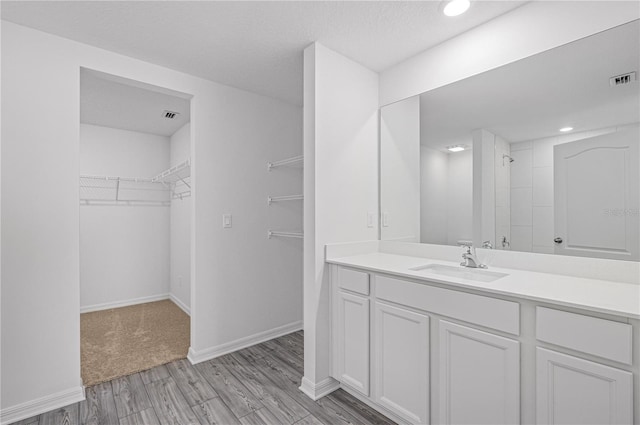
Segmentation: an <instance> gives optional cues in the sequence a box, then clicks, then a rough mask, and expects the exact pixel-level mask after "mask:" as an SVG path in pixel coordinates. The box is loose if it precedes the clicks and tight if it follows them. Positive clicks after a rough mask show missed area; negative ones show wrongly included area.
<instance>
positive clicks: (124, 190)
mask: <svg viewBox="0 0 640 425" xmlns="http://www.w3.org/2000/svg"><path fill="white" fill-rule="evenodd" d="M190 140H191V137H190V100H189V99H188V97H186V96H182V95H180V94H178V95H174V94H169V93H168V92H167V91H166V90H163V89H160V88H153V87H149V86H146V85H141V84H140V83H137V82H132V81H128V80H124V79H121V78H118V77H115V76H110V75H106V74H102V73H98V72H95V71H90V70H85V69H83V70H82V71H81V93H80V179H79V198H80V313H92V314H95V313H96V312H104V314H105V315H104V316H97V315H93V316H92V315H89V314H87V315H85V314H82V315H81V326H82V332H81V343H82V344H81V345H82V363H83V380H85V385H87V384H91V382H92V381H93V380H94V379H98V378H95V377H93V376H91V377H90V376H89V375H90V372H92V371H89V370H85V369H86V368H85V366H87V365H88V364H90V363H91V362H93V361H95V359H93V358H90V357H91V356H93V355H94V354H95V355H99V353H98V351H100V350H101V351H108V352H111V351H113V352H116V354H115V355H114V358H113V359H111V358H107V359H104V360H100V362H101V363H102V364H104V363H107V364H109V363H113V364H112V366H114V368H115V369H120V368H121V369H122V374H126V373H132V372H136V371H138V370H139V369H142V368H144V367H146V366H149V367H151V366H154V364H148V365H147V364H142V363H141V364H140V365H137V366H135V365H134V366H131V367H133V368H134V369H136V370H125V369H126V367H128V365H127V363H131V362H133V361H134V360H135V358H136V357H137V358H139V357H144V354H139V353H138V354H131V352H132V351H131V350H133V349H146V350H147V351H149V353H148V354H149V358H150V361H151V362H154V361H155V362H158V364H161V362H166V361H170V360H174V359H176V358H178V357H184V356H186V354H187V353H186V350H187V349H188V346H189V319H188V315H189V313H190V292H191V290H190V268H191V267H190V233H191V223H190V216H191V192H192V184H191V159H190V144H191V142H190ZM155 302H158V303H159V304H147V303H155ZM167 303H172V304H167ZM133 306H139V308H140V309H142V310H136V309H135V308H134V307H133ZM151 306H153V309H152V308H151ZM158 306H159V307H158ZM176 306H177V307H179V309H180V310H182V311H183V312H184V313H182V312H180V311H179V310H177V309H176ZM167 307H168V310H167ZM136 308H137V307H136ZM112 309H115V310H112ZM125 309H128V310H125ZM164 311H169V313H167V314H168V315H170V316H171V317H162V316H163V315H164V314H165V313H164ZM176 312H177V313H176ZM112 313H113V314H112ZM185 313H186V314H185ZM174 316H175V317H174ZM178 316H181V317H180V320H182V321H184V322H185V323H184V324H181V325H180V326H181V327H179V328H176V329H169V328H167V329H166V332H167V333H173V334H172V336H171V338H169V336H168V335H163V332H164V331H165V329H163V328H162V327H163V326H165V325H164V323H165V322H166V323H167V324H168V326H169V327H171V326H173V325H174V324H175V323H176V322H179V321H180V320H178V318H177V317H178ZM126 320H130V321H131V322H132V324H130V325H128V324H127V323H126ZM111 321H113V322H114V323H111ZM115 322H117V323H115ZM151 322H153V323H151ZM127 326H129V327H130V328H131V329H128V328H127ZM118 332H123V334H124V335H115V336H114V334H117V333H118ZM176 332H177V333H178V334H179V335H178V336H179V338H177V339H181V340H182V345H184V346H185V347H182V345H181V346H180V348H178V349H176V348H174V347H169V348H167V347H165V345H167V344H168V345H171V341H168V342H166V343H165V342H164V338H166V339H173V340H175V339H176V336H175V333H176ZM129 334H131V335H129ZM87 338H93V339H92V340H91V341H89V342H87ZM101 338H102V340H100V339H101ZM109 338H111V339H113V341H107V340H108V339H109ZM154 338H159V339H158V341H160V342H158V345H161V347H160V346H159V347H154V346H153V341H154ZM126 341H128V342H126ZM102 344H104V346H102ZM123 344H125V345H126V344H130V345H132V347H127V346H123ZM144 344H148V345H147V346H145V345H144ZM116 345H117V346H116ZM99 346H100V347H101V348H100V349H99V348H98V347H99ZM92 350H93V351H95V353H93V354H92ZM163 351H166V353H164V354H163ZM182 351H184V355H181V354H178V352H180V353H182ZM120 352H122V353H125V354H122V356H124V357H122V358H118V356H119V355H120V354H119V353H120ZM127 355H130V356H132V357H134V359H133V360H132V359H129V358H127V357H126V356H127ZM163 355H164V356H165V357H163ZM93 368H94V369H95V368H97V366H96V367H93ZM100 368H102V366H100ZM105 368H106V366H105ZM117 374H118V372H117V371H115V372H107V376H104V377H100V378H99V379H106V378H109V379H111V378H113V377H114V376H112V375H117ZM87 381H88V382H87Z"/></svg>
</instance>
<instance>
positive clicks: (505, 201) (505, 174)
mask: <svg viewBox="0 0 640 425" xmlns="http://www.w3.org/2000/svg"><path fill="white" fill-rule="evenodd" d="M504 155H507V156H511V146H510V144H509V142H508V141H506V140H505V139H503V138H502V137H500V136H498V135H496V143H495V156H494V167H495V185H496V198H495V201H496V226H495V227H496V235H495V239H493V248H494V249H510V244H511V191H510V188H511V177H510V176H511V164H512V163H511V162H509V158H506V157H504ZM503 238H505V239H506V240H505V244H504V246H503V243H502V239H503Z"/></svg>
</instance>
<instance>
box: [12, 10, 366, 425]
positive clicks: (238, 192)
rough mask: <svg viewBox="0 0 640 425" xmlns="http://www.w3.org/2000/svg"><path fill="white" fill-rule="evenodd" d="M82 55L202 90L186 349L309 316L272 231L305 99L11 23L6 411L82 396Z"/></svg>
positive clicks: (91, 63)
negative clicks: (280, 170)
mask: <svg viewBox="0 0 640 425" xmlns="http://www.w3.org/2000/svg"><path fill="white" fill-rule="evenodd" d="M81 66H83V67H86V68H89V69H94V70H98V71H101V72H105V73H109V74H113V75H118V76H121V77H124V78H128V79H131V80H134V81H142V82H145V83H147V84H151V85H154V86H157V87H164V88H168V89H170V90H173V91H174V92H172V94H176V93H186V94H189V95H193V99H192V102H191V103H192V108H191V112H192V117H191V126H192V127H191V131H192V140H191V144H192V145H191V152H192V158H193V165H192V180H193V183H194V188H195V191H194V195H193V197H192V199H191V201H192V205H193V209H192V213H191V219H192V223H193V225H192V228H191V248H192V249H191V255H192V260H191V278H192V282H193V285H192V293H191V301H192V302H191V319H192V321H191V326H192V329H191V349H192V351H191V354H195V357H194V356H192V357H191V358H195V359H196V360H198V359H203V358H206V357H207V356H208V355H212V354H214V353H217V352H220V350H223V349H234V348H233V347H235V346H238V345H239V344H241V343H243V342H244V343H246V341H247V340H251V338H253V337H255V336H256V335H258V336H263V337H264V336H269V335H272V333H273V332H275V331H283V330H288V329H292V328H295V327H299V326H300V319H301V317H302V308H301V291H302V288H301V276H302V271H301V268H300V262H301V256H302V254H301V250H300V246H299V245H298V246H288V245H284V244H273V243H271V241H269V240H267V238H266V231H267V227H268V225H269V223H268V219H267V205H266V196H267V194H268V193H267V192H268V187H267V183H266V182H265V179H266V166H265V163H266V161H268V160H272V159H273V157H276V158H278V157H281V156H287V155H289V154H291V153H300V150H301V137H302V127H301V123H302V120H301V116H302V111H301V109H300V107H297V106H291V105H288V104H285V103H283V102H281V101H277V100H273V99H270V98H267V97H263V96H258V95H255V94H252V93H249V92H245V91H242V90H238V89H234V88H231V87H227V86H223V85H220V84H217V83H213V82H210V81H206V80H203V79H200V78H196V77H193V76H189V75H187V74H184V73H180V72H177V71H173V70H170V69H167V68H163V67H159V66H155V65H151V64H149V63H145V62H142V61H140V60H137V59H133V58H131V57H126V56H122V55H118V54H115V53H112V52H108V51H105V50H101V49H98V48H94V47H91V46H88V45H84V44H81V43H76V42H73V41H69V40H66V39H63V38H60V37H56V36H52V35H49V34H46V33H43V32H39V31H35V30H32V29H29V28H26V27H22V26H19V25H15V24H12V23H8V22H3V23H2V88H3V93H2V123H3V126H2V164H1V170H2V179H1V181H2V197H3V199H2V228H3V232H2V249H1V252H2V306H1V307H2V332H1V333H2V364H1V368H2V383H1V386H2V389H1V391H2V393H1V396H2V406H1V407H2V412H1V413H0V415H1V417H2V419H1V420H2V422H12V421H13V420H18V419H20V418H21V417H26V416H25V415H29V416H32V415H33V414H37V413H39V412H40V411H42V410H43V409H44V410H50V409H52V408H55V407H58V406H62V405H66V404H70V403H72V402H75V401H77V400H79V399H81V398H82V397H83V395H82V387H81V380H80V315H79V311H80V285H79V269H80V261H79V256H80V255H79V253H80V249H79V228H80V219H79V210H80V208H79V205H78V204H79V196H78V193H79V190H78V170H79V131H80V130H79V126H80V124H79V122H78V121H79V120H78V117H79V101H78V99H79V86H80V84H79V78H80V67H81ZM374 162H375V161H374ZM374 166H375V164H374ZM374 168H375V167H374ZM375 175H376V174H375V172H374V173H373V174H371V175H368V176H366V180H367V182H371V184H372V185H375ZM16 176H20V180H19V184H16V183H15V182H16V178H17V177H16ZM297 184H298V185H299V184H300V183H297ZM287 189H288V188H283V190H287ZM373 205H374V208H372V209H375V205H376V200H375V198H374V200H373ZM226 212H231V213H233V214H234V227H233V229H225V230H223V229H222V226H221V215H222V214H223V213H226ZM357 236H360V235H357ZM369 239H370V238H369ZM47 403H49V404H47Z"/></svg>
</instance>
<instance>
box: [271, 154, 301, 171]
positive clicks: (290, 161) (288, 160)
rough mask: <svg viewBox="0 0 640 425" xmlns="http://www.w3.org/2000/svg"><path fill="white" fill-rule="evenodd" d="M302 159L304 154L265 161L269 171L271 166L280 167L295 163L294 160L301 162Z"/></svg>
mask: <svg viewBox="0 0 640 425" xmlns="http://www.w3.org/2000/svg"><path fill="white" fill-rule="evenodd" d="M303 160H304V156H303V155H298V156H293V157H291V158H286V159H281V160H279V161H273V162H267V170H269V171H271V170H272V169H273V168H276V167H281V166H283V165H289V164H295V163H296V162H302V161H303Z"/></svg>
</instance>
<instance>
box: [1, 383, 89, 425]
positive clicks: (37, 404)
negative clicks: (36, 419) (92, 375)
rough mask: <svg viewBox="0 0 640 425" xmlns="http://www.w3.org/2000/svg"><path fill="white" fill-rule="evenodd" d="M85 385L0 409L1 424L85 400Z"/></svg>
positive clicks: (4, 424)
mask: <svg viewBox="0 0 640 425" xmlns="http://www.w3.org/2000/svg"><path fill="white" fill-rule="evenodd" d="M84 398H85V396H84V387H83V386H78V387H75V388H71V389H68V390H65V391H60V392H58V393H55V394H51V395H48V396H44V397H41V398H38V399H35V400H31V401H27V402H25V403H20V404H17V405H15V406H11V407H6V408H4V409H2V410H1V411H0V424H1V425H6V424H10V423H13V422H17V421H21V420H23V419H28V418H31V417H33V416H36V415H40V414H42V413H45V412H48V411H50V410H55V409H59V408H61V407H64V406H68V405H70V404H73V403H77V402H79V401H82V400H84Z"/></svg>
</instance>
